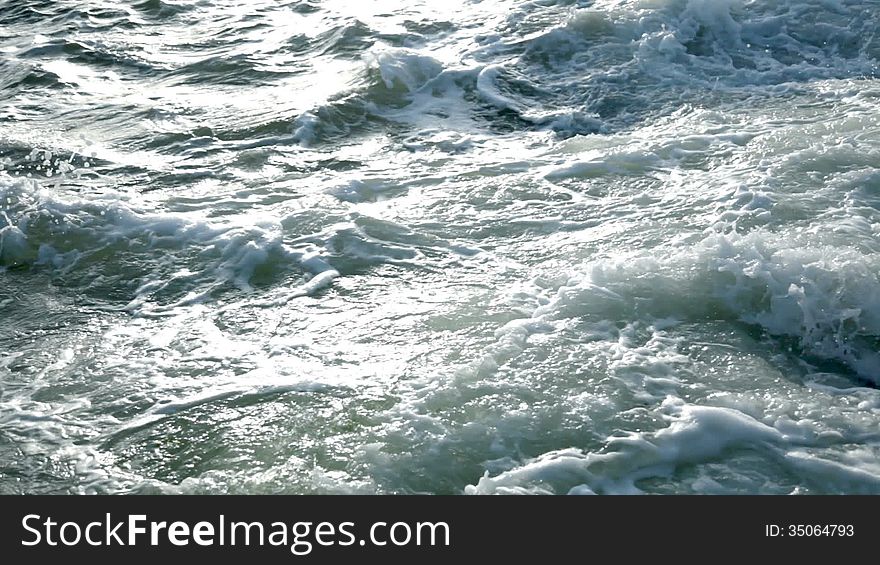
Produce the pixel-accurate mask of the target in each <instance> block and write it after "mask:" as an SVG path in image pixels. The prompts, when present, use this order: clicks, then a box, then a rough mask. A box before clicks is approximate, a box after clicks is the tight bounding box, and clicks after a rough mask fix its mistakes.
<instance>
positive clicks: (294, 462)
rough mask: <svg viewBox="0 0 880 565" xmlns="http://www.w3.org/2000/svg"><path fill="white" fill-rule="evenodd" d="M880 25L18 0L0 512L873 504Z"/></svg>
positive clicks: (847, 16)
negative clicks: (229, 498)
mask: <svg viewBox="0 0 880 565" xmlns="http://www.w3.org/2000/svg"><path fill="white" fill-rule="evenodd" d="M878 30H880V2H878V1H849V0H768V1H750V0H597V1H595V2H590V1H552V0H533V1H524V0H498V1H476V0H447V1H444V2H431V1H428V0H421V1H419V0H396V1H394V2H387V1H384V0H376V1H370V2H360V1H357V2H356V1H343V0H327V1H316V0H312V1H280V2H279V1H258V0H253V1H244V0H146V1H143V2H111V1H108V0H103V1H102V0H98V1H89V2H85V1H74V0H61V1H48V0H5V1H0V166H2V171H0V322H2V323H0V493H95V492H97V493H157V492H158V493H441V494H487V493H554V494H566V493H570V494H592V493H596V494H617V493H661V494H666V493H688V494H691V493H701V494H703V493H722V494H735V493H767V494H788V493H794V494H820V493H880V389H878V385H880V64H878V61H880V33H878Z"/></svg>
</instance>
